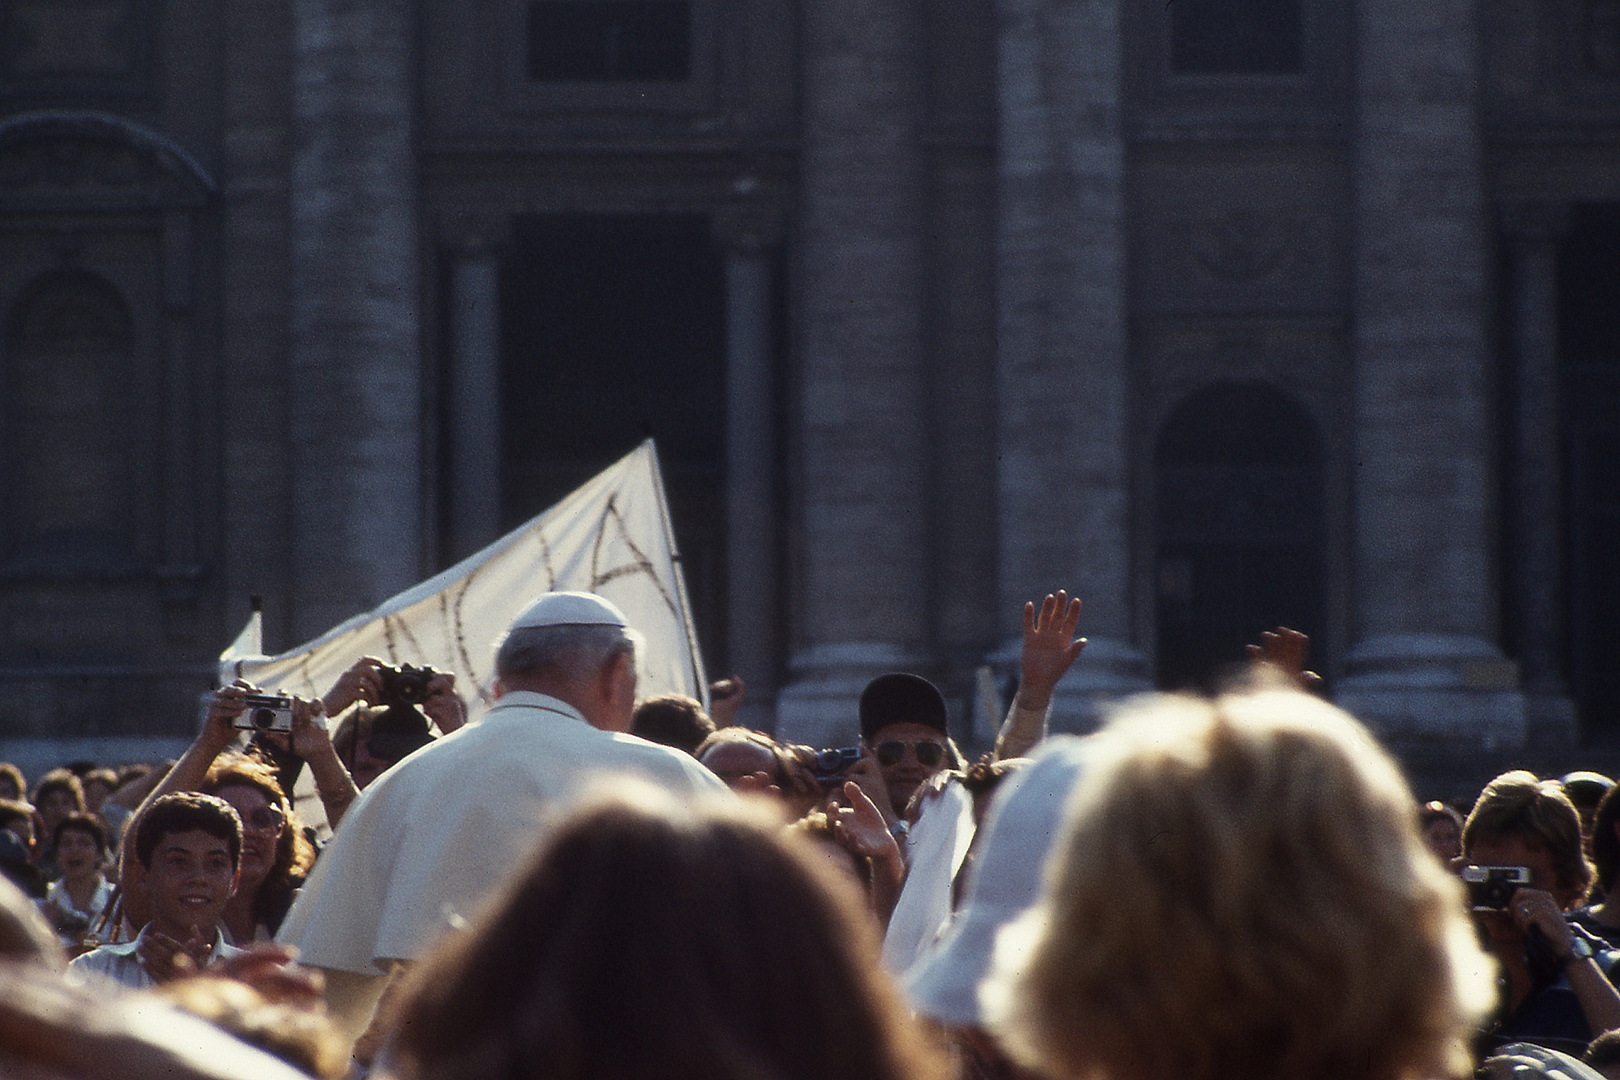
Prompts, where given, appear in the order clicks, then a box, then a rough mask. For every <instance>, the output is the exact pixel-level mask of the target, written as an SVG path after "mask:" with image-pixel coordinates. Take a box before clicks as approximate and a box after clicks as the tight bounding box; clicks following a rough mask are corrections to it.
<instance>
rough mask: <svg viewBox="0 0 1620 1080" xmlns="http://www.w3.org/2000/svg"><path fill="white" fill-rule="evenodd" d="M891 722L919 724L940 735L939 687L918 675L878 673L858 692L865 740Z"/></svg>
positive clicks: (942, 716)
mask: <svg viewBox="0 0 1620 1080" xmlns="http://www.w3.org/2000/svg"><path fill="white" fill-rule="evenodd" d="M890 724H922V725H923V726H924V727H931V728H933V729H934V730H935V731H937V732H939V733H940V734H941V735H947V734H949V732H948V731H947V730H946V726H945V698H944V696H943V695H941V694H940V692H939V687H937V686H935V685H934V684H933V683H931V682H929V681H928V680H927V679H925V678H923V677H922V676H920V675H908V674H906V673H905V672H903V671H891V672H889V673H888V674H887V675H879V676H878V677H877V678H875V679H873V680H872V681H871V682H869V683H867V684H866V689H865V690H862V691H861V736H862V738H864V739H866V740H867V741H868V742H870V741H871V739H872V736H873V734H874V733H875V732H877V731H878V730H879V729H881V728H886V727H888V726H889V725H890Z"/></svg>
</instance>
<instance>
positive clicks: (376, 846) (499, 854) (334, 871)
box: [276, 691, 729, 975]
mask: <svg viewBox="0 0 1620 1080" xmlns="http://www.w3.org/2000/svg"><path fill="white" fill-rule="evenodd" d="M614 776H621V777H622V776H633V777H636V778H638V779H639V780H641V781H642V782H651V783H653V784H655V785H658V786H661V787H663V788H666V789H668V790H670V791H672V792H675V793H676V794H678V795H693V794H698V793H705V792H712V793H714V794H716V795H717V796H720V797H727V796H728V795H729V792H727V789H726V786H725V785H724V784H723V783H722V782H721V781H720V779H719V778H718V777H716V776H715V775H714V774H713V773H711V772H709V771H708V770H707V769H705V768H704V767H703V766H702V765H699V764H698V763H697V761H696V760H695V759H694V758H693V757H692V756H691V755H689V754H683V753H681V752H680V751H679V750H673V749H671V748H669V747H667V746H659V745H656V744H654V743H650V742H647V741H646V740H645V739H638V738H636V737H635V736H633V735H624V734H618V733H615V732H608V731H600V730H598V729H596V728H594V727H591V726H590V724H589V723H587V722H586V720H585V718H584V717H583V716H582V715H580V713H579V711H578V710H577V709H575V708H574V707H573V706H571V705H568V704H567V703H565V702H562V701H559V700H557V699H556V698H553V697H549V696H547V695H545V694H537V693H532V692H528V691H514V692H510V693H508V694H506V695H505V696H503V697H502V698H501V699H500V700H499V701H497V702H496V703H495V706H494V707H493V708H491V709H490V710H489V712H488V713H487V714H485V716H484V718H483V719H482V720H480V721H478V722H477V723H475V724H469V725H468V726H467V727H464V728H462V729H460V730H459V731H456V732H454V733H452V734H450V735H448V736H446V737H444V738H442V739H440V740H438V741H437V742H434V743H430V744H428V745H427V746H425V747H423V748H422V749H421V750H418V751H417V752H416V753H414V754H411V755H410V756H409V757H407V758H406V759H405V760H403V761H401V762H400V763H399V764H398V765H396V766H394V767H393V768H392V769H390V770H388V771H387V772H385V773H383V775H382V776H380V777H378V778H377V780H376V781H375V782H373V783H372V784H371V785H370V786H369V787H367V788H366V790H365V791H364V792H362V793H361V795H360V798H359V799H358V800H357V801H356V802H355V804H354V805H353V806H351V807H350V808H349V811H348V813H347V814H345V815H344V818H343V825H342V827H341V828H339V829H338V831H337V832H336V833H335V834H334V835H333V837H332V840H331V842H330V843H328V844H327V846H326V850H325V851H324V852H322V854H321V857H320V859H319V860H318V861H317V862H316V864H315V869H314V870H313V872H312V873H311V874H310V877H309V880H308V881H307V882H305V884H304V888H303V891H302V893H301V894H300V895H299V897H298V900H297V901H296V902H295V903H294V904H293V907H292V910H291V911H289V912H288V913H287V918H286V921H285V922H283V923H282V925H281V932H280V933H279V934H278V935H277V938H276V940H278V941H280V942H282V943H284V944H288V945H294V946H296V947H297V948H298V950H299V955H300V959H301V960H303V961H304V962H305V963H308V964H315V965H318V966H320V967H325V968H333V969H336V970H341V971H351V972H354V973H356V974H360V975H380V974H384V973H386V970H387V962H388V961H391V960H414V959H416V958H418V957H420V956H422V955H424V954H425V953H426V952H427V950H428V949H429V948H430V947H431V946H432V944H433V942H434V941H435V940H436V939H437V938H438V937H439V935H440V934H441V933H442V932H443V931H444V930H445V928H446V927H448V926H453V925H456V924H457V923H458V922H459V921H460V920H461V919H463V918H465V917H466V916H469V915H471V914H472V913H473V912H474V911H476V910H477V908H478V906H479V904H480V902H481V901H482V900H483V899H484V897H485V896H486V895H487V894H488V893H489V892H490V891H491V890H492V889H494V888H495V887H496V886H497V885H499V884H500V883H501V882H502V881H503V880H505V878H506V877H507V876H508V875H509V874H511V873H513V872H515V871H516V870H517V869H519V868H521V867H522V866H523V865H524V864H525V863H526V862H527V861H528V859H529V857H530V855H531V854H532V852H533V851H534V849H535V848H536V847H537V846H538V844H539V841H540V839H541V837H542V836H543V835H544V832H545V829H546V827H547V825H548V824H549V823H550V821H551V820H553V819H554V818H555V817H557V816H558V814H559V813H560V812H562V811H564V810H566V809H568V808H569V807H570V806H571V805H573V804H574V803H576V802H577V801H578V799H579V797H580V796H581V795H582V794H583V793H584V792H585V791H586V790H587V789H589V788H592V787H594V786H597V785H599V784H601V782H602V781H603V780H604V778H608V779H609V780H611V778H612V777H614ZM722 793H726V794H724V795H722Z"/></svg>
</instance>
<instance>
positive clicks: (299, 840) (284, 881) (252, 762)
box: [201, 753, 315, 933]
mask: <svg viewBox="0 0 1620 1080" xmlns="http://www.w3.org/2000/svg"><path fill="white" fill-rule="evenodd" d="M227 787H250V788H255V789H257V790H258V791H259V792H260V793H261V794H262V795H264V797H265V798H266V799H268V800H270V803H271V805H273V806H274V807H275V808H276V809H278V810H280V811H281V815H282V818H283V821H282V826H281V835H280V836H279V837H277V838H276V862H275V865H274V866H272V867H271V868H270V873H269V875H268V876H267V877H266V878H265V879H264V882H263V883H262V884H261V885H260V886H259V891H258V894H257V895H255V896H254V897H253V917H254V918H255V919H258V920H259V921H260V922H262V923H264V925H265V926H268V927H269V928H270V932H271V933H275V932H276V931H277V930H278V929H280V927H281V920H282V919H284V918H286V917H287V909H288V908H290V907H292V902H293V896H294V894H295V893H297V891H298V889H299V887H300V886H301V885H303V884H304V878H305V877H307V876H308V875H309V868H310V867H311V866H313V865H314V864H315V846H314V845H313V844H311V843H310V842H309V837H307V836H305V835H304V826H303V822H302V821H301V820H299V817H298V812H297V811H296V810H294V809H293V807H292V803H291V802H289V801H288V799H287V796H286V793H285V792H283V791H282V790H281V783H280V782H279V781H278V780H277V779H276V768H275V766H274V765H272V764H270V763H269V762H268V761H265V760H264V759H263V758H261V757H259V756H258V755H256V754H251V753H249V754H237V753H227V754H221V755H220V756H219V757H217V758H215V759H214V763H213V764H212V765H211V766H209V768H208V775H207V776H206V777H204V778H203V782H202V786H201V790H202V791H203V792H204V793H206V794H208V795H217V794H219V791H220V789H221V788H227ZM244 824H246V823H245V822H244Z"/></svg>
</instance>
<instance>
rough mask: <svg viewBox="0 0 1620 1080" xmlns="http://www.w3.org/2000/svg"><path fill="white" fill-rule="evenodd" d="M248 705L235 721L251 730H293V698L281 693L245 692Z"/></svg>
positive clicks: (243, 700) (246, 704)
mask: <svg viewBox="0 0 1620 1080" xmlns="http://www.w3.org/2000/svg"><path fill="white" fill-rule="evenodd" d="M242 704H243V705H244V706H246V707H245V708H244V709H243V710H242V712H241V714H240V715H239V716H237V718H236V720H235V721H234V723H235V726H237V727H239V728H246V729H247V730H249V731H291V730H292V719H293V711H292V698H290V697H285V696H283V695H280V694H243V695H242Z"/></svg>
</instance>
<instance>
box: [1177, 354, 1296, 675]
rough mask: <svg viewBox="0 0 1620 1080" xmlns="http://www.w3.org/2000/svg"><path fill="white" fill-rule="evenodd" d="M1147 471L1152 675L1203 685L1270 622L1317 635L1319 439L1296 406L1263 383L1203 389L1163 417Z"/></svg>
mask: <svg viewBox="0 0 1620 1080" xmlns="http://www.w3.org/2000/svg"><path fill="white" fill-rule="evenodd" d="M1154 476H1155V480H1156V499H1155V506H1156V515H1155V519H1156V522H1157V529H1158V532H1157V537H1158V550H1157V559H1156V563H1155V576H1156V581H1155V588H1156V591H1157V595H1158V604H1157V609H1158V679H1159V685H1160V686H1162V687H1166V688H1178V689H1179V688H1189V687H1190V688H1197V689H1201V690H1206V691H1207V690H1210V689H1212V688H1213V687H1214V686H1215V685H1216V683H1217V682H1218V681H1219V680H1220V678H1221V677H1222V676H1223V675H1224V674H1226V673H1227V671H1228V670H1229V669H1230V668H1232V667H1233V666H1235V665H1238V664H1240V663H1241V662H1242V660H1243V657H1244V649H1243V647H1244V645H1245V644H1247V643H1249V642H1253V641H1256V640H1258V637H1259V635H1260V632H1261V631H1263V630H1269V629H1271V628H1272V627H1275V626H1278V625H1283V626H1290V627H1293V628H1294V629H1296V630H1302V631H1304V632H1305V633H1307V634H1309V635H1311V638H1312V640H1313V641H1316V642H1320V641H1321V640H1322V629H1323V625H1324V621H1325V620H1324V618H1323V606H1324V605H1323V595H1324V591H1323V581H1322V578H1323V555H1322V549H1323V518H1322V514H1323V507H1322V446H1321V439H1320V437H1319V436H1318V434H1317V428H1316V424H1315V422H1314V421H1313V420H1312V419H1311V417H1310V415H1309V414H1308V413H1307V412H1306V411H1305V410H1304V408H1303V407H1301V406H1300V405H1299V404H1298V403H1296V402H1295V401H1293V400H1292V399H1291V398H1289V397H1288V396H1287V395H1285V394H1283V393H1282V392H1281V391H1279V390H1277V389H1275V388H1274V387H1271V386H1268V385H1265V384H1263V383H1224V384H1220V385H1216V386H1211V387H1208V388H1206V389H1204V390H1201V391H1199V392H1198V393H1196V394H1194V395H1193V396H1192V397H1190V398H1188V399H1187V400H1186V401H1184V402H1182V403H1181V405H1180V406H1178V407H1177V408H1176V409H1175V411H1174V412H1173V413H1171V415H1170V418H1169V419H1168V420H1167V421H1165V424H1164V427H1163V428H1162V429H1161V431H1160V433H1159V440H1158V445H1157V447H1156V449H1155V454H1154ZM1316 665H1317V666H1318V667H1325V666H1326V665H1325V664H1324V663H1323V661H1322V659H1321V658H1320V657H1317V658H1316Z"/></svg>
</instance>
